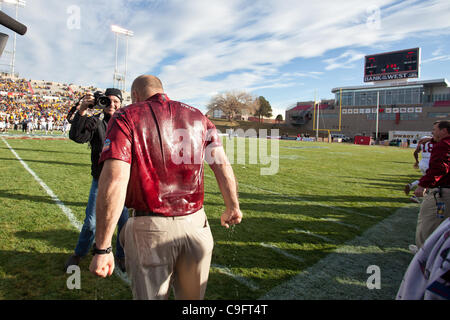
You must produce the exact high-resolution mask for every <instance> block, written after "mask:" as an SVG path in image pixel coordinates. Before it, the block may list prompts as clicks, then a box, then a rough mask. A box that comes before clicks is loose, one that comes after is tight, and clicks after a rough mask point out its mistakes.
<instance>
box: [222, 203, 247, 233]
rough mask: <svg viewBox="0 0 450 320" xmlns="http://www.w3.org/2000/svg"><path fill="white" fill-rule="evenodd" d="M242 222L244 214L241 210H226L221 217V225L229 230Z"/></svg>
mask: <svg viewBox="0 0 450 320" xmlns="http://www.w3.org/2000/svg"><path fill="white" fill-rule="evenodd" d="M241 221H242V212H241V210H240V209H228V208H227V209H225V211H224V213H222V216H221V217H220V224H221V225H222V226H224V227H225V228H227V229H228V228H229V227H230V226H231V225H233V224H239V223H241Z"/></svg>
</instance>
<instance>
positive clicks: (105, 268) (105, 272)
mask: <svg viewBox="0 0 450 320" xmlns="http://www.w3.org/2000/svg"><path fill="white" fill-rule="evenodd" d="M89 270H90V271H91V272H92V273H93V274H95V275H96V276H99V277H102V278H106V277H109V276H111V275H112V273H113V271H114V255H113V254H112V253H108V254H96V255H95V256H94V257H93V258H92V261H91V265H90V266H89Z"/></svg>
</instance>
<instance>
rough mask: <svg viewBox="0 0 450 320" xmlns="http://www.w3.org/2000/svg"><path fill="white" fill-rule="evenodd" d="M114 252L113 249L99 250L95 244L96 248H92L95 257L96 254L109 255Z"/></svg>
mask: <svg viewBox="0 0 450 320" xmlns="http://www.w3.org/2000/svg"><path fill="white" fill-rule="evenodd" d="M111 252H112V247H109V248H106V249H98V248H97V246H96V245H95V243H94V246H93V247H92V255H93V256H95V255H96V254H108V253H111Z"/></svg>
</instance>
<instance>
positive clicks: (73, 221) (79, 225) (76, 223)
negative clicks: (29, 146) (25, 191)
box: [2, 137, 131, 284]
mask: <svg viewBox="0 0 450 320" xmlns="http://www.w3.org/2000/svg"><path fill="white" fill-rule="evenodd" d="M2 140H3V142H4V143H5V144H6V146H7V147H8V148H9V150H10V151H11V152H12V154H13V155H14V156H15V157H16V158H17V160H19V162H20V163H21V164H22V166H23V167H24V168H25V169H26V170H27V171H28V172H29V173H30V174H31V175H32V176H33V178H34V179H35V180H36V181H37V182H38V183H39V184H40V186H41V187H42V188H43V189H44V190H45V192H47V194H48V195H49V196H50V197H51V198H52V200H53V201H54V202H55V203H56V204H57V205H58V207H59V208H60V209H61V210H62V212H63V213H64V214H65V215H66V217H67V218H68V219H69V221H70V223H71V224H72V226H74V227H75V228H76V229H77V230H78V231H81V228H82V226H83V224H82V223H80V221H78V219H77V218H76V217H75V216H74V214H73V213H72V210H70V209H69V208H68V207H66V206H65V204H64V203H63V202H62V201H61V200H59V198H58V197H57V196H56V194H55V193H54V192H53V191H52V189H50V188H49V187H48V186H47V185H46V184H45V182H44V181H42V179H41V178H39V176H38V175H37V174H36V173H35V172H34V171H33V170H31V169H30V167H29V166H28V165H27V164H26V163H25V161H23V160H22V158H20V156H19V155H18V154H17V152H16V151H15V150H14V149H13V148H12V147H11V146H10V145H9V143H8V142H6V140H5V139H4V138H3V137H2ZM114 272H115V273H116V275H117V276H118V277H119V278H120V279H122V280H123V281H124V282H125V283H127V284H131V282H130V280H129V279H128V277H127V276H126V274H124V273H123V272H121V271H120V270H118V268H114Z"/></svg>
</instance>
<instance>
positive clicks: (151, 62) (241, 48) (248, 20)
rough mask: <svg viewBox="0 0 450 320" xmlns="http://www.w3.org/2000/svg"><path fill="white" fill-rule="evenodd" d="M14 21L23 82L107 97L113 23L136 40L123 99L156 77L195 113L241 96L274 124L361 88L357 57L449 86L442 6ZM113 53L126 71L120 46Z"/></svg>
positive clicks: (241, 5)
mask: <svg viewBox="0 0 450 320" xmlns="http://www.w3.org/2000/svg"><path fill="white" fill-rule="evenodd" d="M2 10H4V11H5V12H6V13H7V14H9V15H11V16H14V15H15V11H14V7H13V6H12V5H10V4H4V3H3V4H2ZM18 20H19V21H21V22H22V23H24V24H25V25H27V27H28V32H27V34H26V35H25V36H18V37H17V56H16V71H17V72H19V74H20V76H21V77H24V78H27V79H41V80H53V81H59V82H63V83H75V84H81V85H95V86H99V87H101V88H106V87H109V86H112V76H113V71H114V64H115V60H114V57H115V39H114V34H113V33H112V32H111V30H110V26H111V25H112V24H116V25H119V26H121V27H124V28H126V29H129V30H133V31H134V37H132V38H130V40H129V52H128V60H127V61H128V64H127V67H128V68H127V87H128V89H129V86H130V84H131V82H132V80H133V79H134V78H135V77H137V76H138V75H140V74H155V75H157V76H159V77H160V78H161V80H162V81H163V84H164V87H165V90H166V92H167V94H168V95H169V97H171V98H172V99H176V100H181V101H184V102H186V103H189V104H191V105H193V106H195V107H197V108H199V109H200V110H202V111H206V105H207V104H208V102H209V100H210V99H211V97H212V96H213V95H214V94H217V93H220V92H224V91H230V90H245V91H247V92H249V93H251V94H253V95H255V96H260V95H262V96H264V97H265V98H266V99H267V100H268V101H269V102H270V103H271V105H272V108H273V110H274V116H276V115H277V114H279V113H281V114H283V116H284V111H285V110H286V109H287V108H289V107H291V106H292V105H294V104H295V103H296V101H305V100H313V99H314V93H315V92H317V95H318V97H320V98H322V99H327V98H333V95H332V94H331V89H332V88H335V87H339V86H349V85H361V84H363V64H364V56H365V55H367V54H373V53H379V52H386V51H393V50H400V49H408V48H414V47H421V50H422V52H421V56H422V64H421V79H423V80H426V79H436V78H447V79H449V78H450V51H449V50H450V1H448V0H430V1H416V0H406V1H397V0H373V1H371V0H369V1H359V0H358V1H357V0H341V1H338V0H335V1H332V0H322V1H303V0H261V1H258V0H255V1H242V0H227V1H223V0H189V1H185V0H183V1H182V0H167V1H165V0H148V1H138V0H134V1H126V0H93V1H88V0H79V1H76V0H71V1H64V0H60V1H56V0H28V1H27V5H26V7H25V8H20V9H19V18H18ZM0 28H1V30H0V32H4V33H7V34H9V35H10V40H9V42H8V46H7V48H6V49H5V50H11V48H12V43H13V40H12V37H13V34H12V32H10V31H9V30H7V29H6V28H4V27H0ZM119 48H120V49H119V62H120V63H121V64H122V65H124V56H125V54H124V53H125V50H124V48H125V42H124V40H121V41H120V47H119ZM9 58H10V57H9V55H8V54H7V53H6V54H3V56H2V58H1V59H0V61H1V63H7V62H8V61H7V60H8V59H9ZM2 67H3V68H5V66H2ZM122 71H123V67H122Z"/></svg>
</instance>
